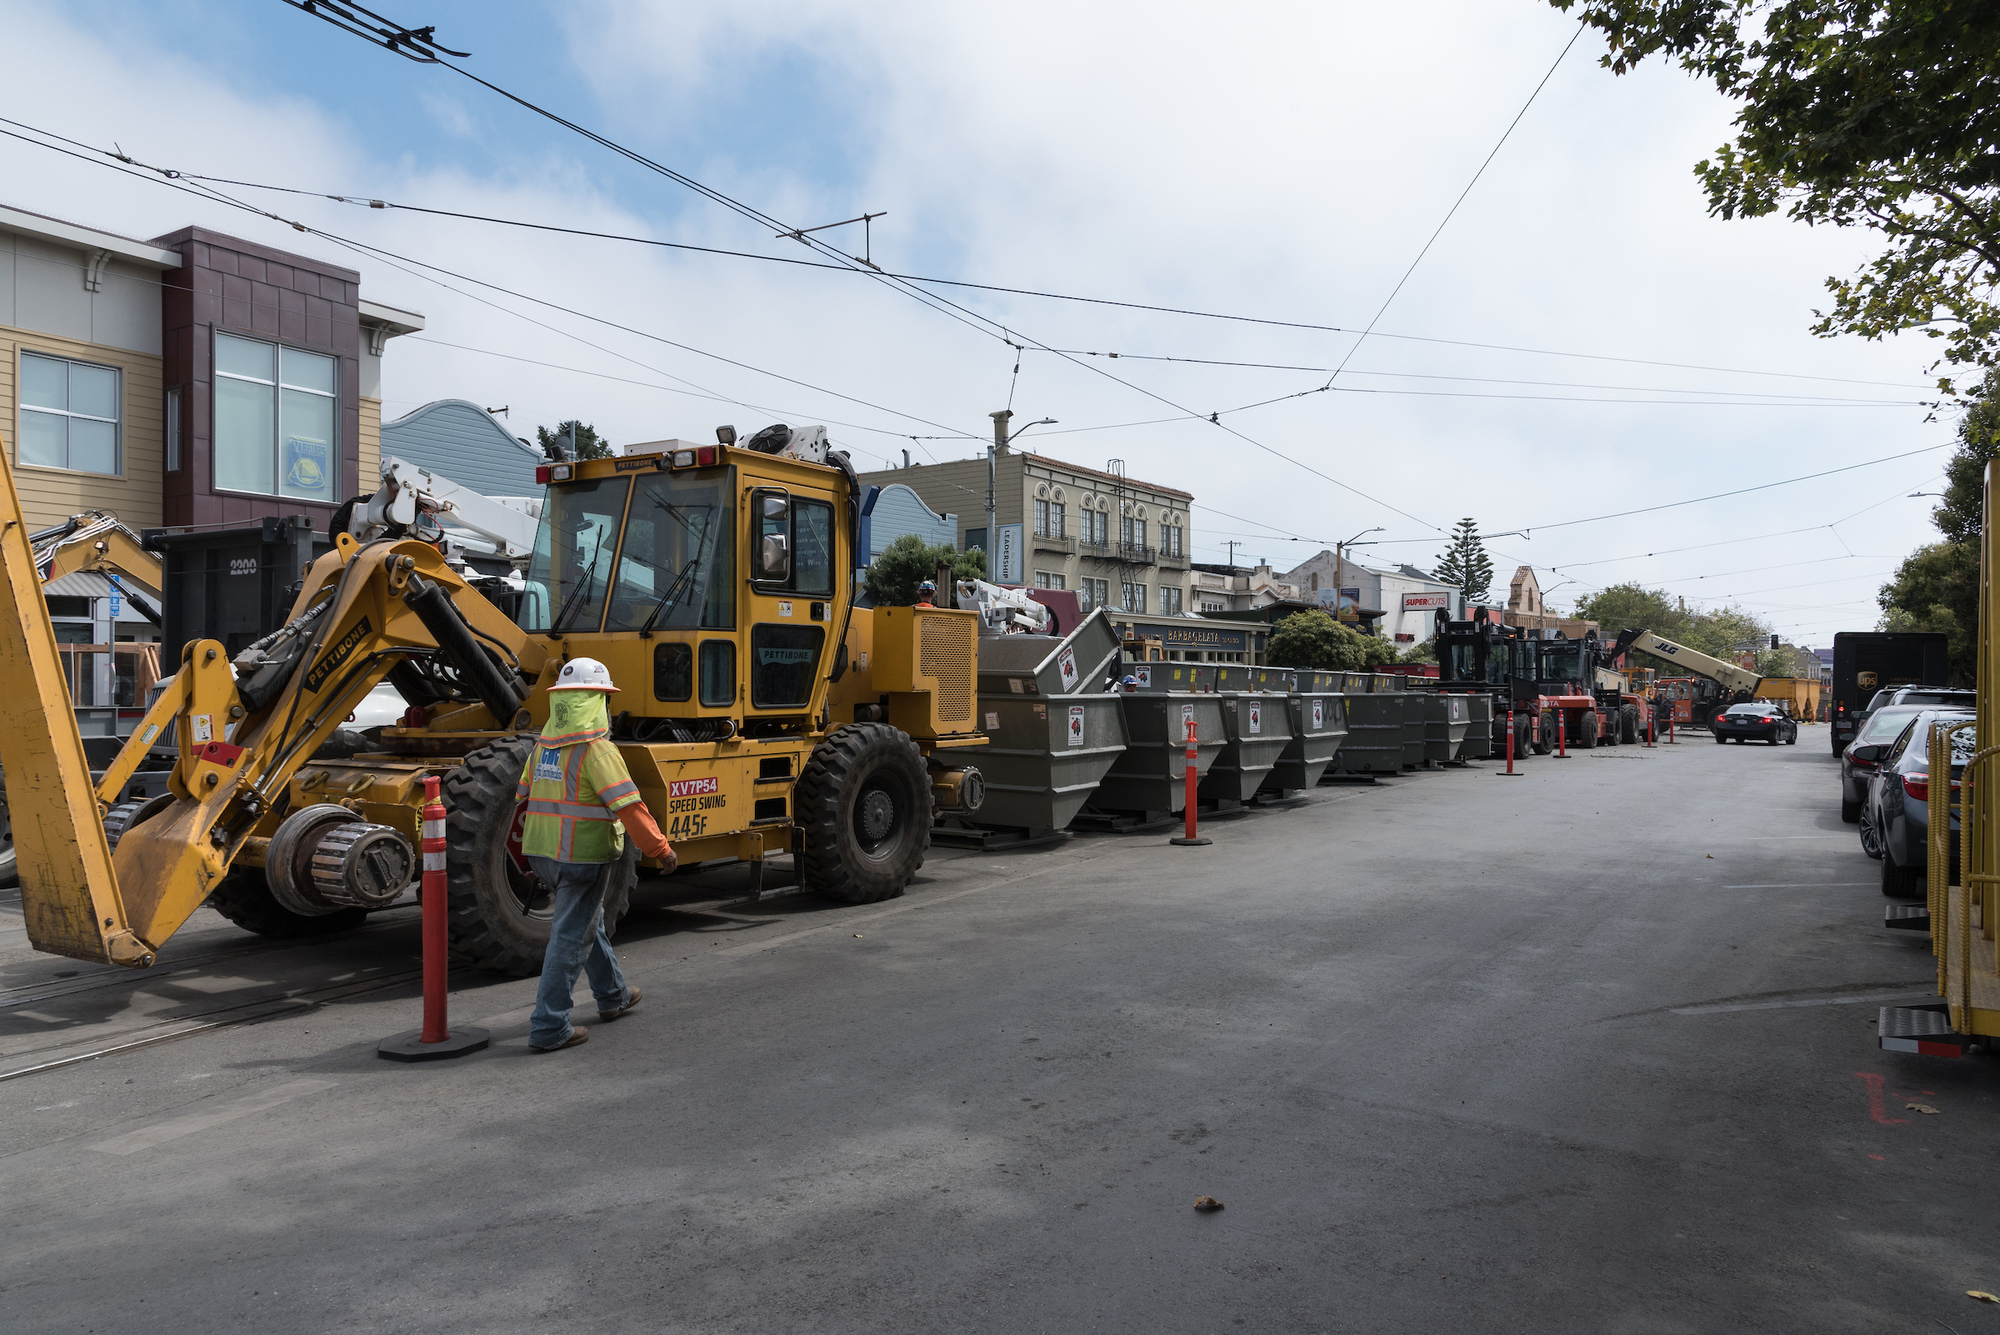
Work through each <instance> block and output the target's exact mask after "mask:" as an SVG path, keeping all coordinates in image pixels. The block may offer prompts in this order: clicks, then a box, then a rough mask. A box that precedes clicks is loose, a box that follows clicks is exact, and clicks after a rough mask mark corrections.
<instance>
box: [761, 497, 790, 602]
mask: <svg viewBox="0 0 2000 1335" xmlns="http://www.w3.org/2000/svg"><path fill="white" fill-rule="evenodd" d="M752 495H753V497H754V499H753V501H752V502H751V505H752V509H753V511H754V512H755V514H756V516H757V569H756V573H754V574H753V575H752V576H751V578H752V579H753V580H755V581H757V582H758V583H760V584H782V583H784V582H785V581H786V580H789V579H790V578H791V577H792V498H791V496H790V494H788V493H786V492H783V491H778V490H775V489H771V490H763V489H760V490H758V491H756V492H754V493H752Z"/></svg>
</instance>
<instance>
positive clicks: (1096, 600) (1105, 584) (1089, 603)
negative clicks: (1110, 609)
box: [1079, 579, 1111, 612]
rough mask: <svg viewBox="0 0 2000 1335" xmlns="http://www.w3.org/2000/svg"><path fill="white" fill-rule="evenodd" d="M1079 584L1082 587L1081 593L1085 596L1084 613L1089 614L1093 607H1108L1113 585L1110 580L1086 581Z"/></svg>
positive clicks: (1083, 599)
mask: <svg viewBox="0 0 2000 1335" xmlns="http://www.w3.org/2000/svg"><path fill="white" fill-rule="evenodd" d="M1079 582H1080V584H1081V586H1082V587H1081V588H1080V590H1079V592H1081V593H1082V594H1083V598H1082V600H1081V601H1082V603H1083V610H1084V611H1086V612H1088V611H1089V610H1090V609H1091V608H1093V607H1103V606H1105V605H1106V600H1108V599H1109V598H1110V597H1111V583H1110V581H1109V580H1102V579H1084V580H1082V581H1079Z"/></svg>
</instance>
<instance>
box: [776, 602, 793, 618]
mask: <svg viewBox="0 0 2000 1335" xmlns="http://www.w3.org/2000/svg"><path fill="white" fill-rule="evenodd" d="M791 614H792V605H791V603H789V602H780V603H779V604H778V615H779V616H781V617H788V616H790V615H791Z"/></svg>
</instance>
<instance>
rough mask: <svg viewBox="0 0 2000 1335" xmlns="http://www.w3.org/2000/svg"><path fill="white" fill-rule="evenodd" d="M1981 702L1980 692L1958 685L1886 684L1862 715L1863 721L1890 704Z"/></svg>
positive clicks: (1965, 704)
mask: <svg viewBox="0 0 2000 1335" xmlns="http://www.w3.org/2000/svg"><path fill="white" fill-rule="evenodd" d="M1978 703H1979V692H1978V691H1969V690H1966V689H1964V688H1963V687H1958V686H1885V687H1883V688H1882V689H1881V690H1879V691H1877V692H1875V698H1874V699H1872V700H1870V701H1869V702H1868V709H1867V711H1866V712H1865V713H1863V714H1862V715H1861V722H1863V723H1866V722H1867V721H1868V720H1869V719H1870V718H1873V717H1874V715H1875V711H1876V710H1878V709H1883V708H1886V707H1888V706H1889V705H1957V706H1959V707H1960V708H1962V709H1971V708H1972V707H1973V706H1974V705H1976V704H1978Z"/></svg>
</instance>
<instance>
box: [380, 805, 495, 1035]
mask: <svg viewBox="0 0 2000 1335" xmlns="http://www.w3.org/2000/svg"><path fill="white" fill-rule="evenodd" d="M444 845H445V835H444V801H443V799H442V798H441V797H440V796H439V793H438V781H437V776H436V775H431V776H429V777H427V778H426V779H425V780H424V879H423V892H422V893H423V912H424V1026H423V1028H421V1029H411V1030H408V1031H407V1032H404V1033H400V1034H396V1035H394V1036H393V1037H390V1038H385V1039H383V1040H382V1041H381V1043H379V1044H378V1045H377V1046H376V1048H375V1052H376V1054H377V1055H378V1056H382V1057H387V1058H388V1059H389V1060H390V1061H397V1062H428V1061H441V1060H443V1059H444V1058H446V1057H463V1056H464V1055H465V1054H466V1053H468V1052H477V1051H479V1050H480V1049H481V1048H483V1047H485V1046H486V1043H487V1033H486V1031H485V1030H484V1029H474V1028H471V1027H469V1026H467V1027H464V1028H461V1029H459V1030H458V1032H457V1033H453V1032H452V1029H451V1025H450V1024H449V1023H448V1022H447V1020H446V1016H445V998H446V988H447V983H448V981H449V970H450V964H451V961H450V955H449V947H450V936H451V934H450V925H449V923H448V922H447V920H446V914H447V912H448V905H447V904H446V902H445V898H446V892H445V870H444Z"/></svg>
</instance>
